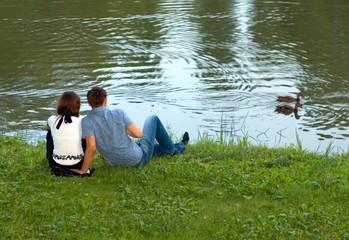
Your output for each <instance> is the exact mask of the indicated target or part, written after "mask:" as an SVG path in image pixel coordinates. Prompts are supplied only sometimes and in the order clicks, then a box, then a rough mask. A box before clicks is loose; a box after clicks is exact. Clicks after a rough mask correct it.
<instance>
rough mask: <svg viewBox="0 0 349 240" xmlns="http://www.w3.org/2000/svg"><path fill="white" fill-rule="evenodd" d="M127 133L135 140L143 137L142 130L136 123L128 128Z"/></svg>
mask: <svg viewBox="0 0 349 240" xmlns="http://www.w3.org/2000/svg"><path fill="white" fill-rule="evenodd" d="M126 132H127V134H128V135H130V136H131V137H134V138H141V137H143V133H142V130H141V129H139V127H137V125H136V124H135V123H132V124H131V125H130V126H128V128H127V129H126Z"/></svg>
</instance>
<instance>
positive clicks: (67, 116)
mask: <svg viewBox="0 0 349 240" xmlns="http://www.w3.org/2000/svg"><path fill="white" fill-rule="evenodd" d="M79 111H80V97H79V95H77V94H76V93H75V92H73V91H67V92H64V93H63V94H62V95H61V97H60V98H59V102H58V107H57V114H58V115H60V116H61V117H60V119H59V121H58V124H57V126H56V128H57V129H59V128H60V127H61V125H62V122H63V119H64V122H65V123H72V120H71V116H74V117H79ZM57 120H58V119H57Z"/></svg>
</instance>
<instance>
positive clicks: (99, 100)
mask: <svg viewBox="0 0 349 240" xmlns="http://www.w3.org/2000/svg"><path fill="white" fill-rule="evenodd" d="M106 97H107V92H106V91H105V90H104V89H103V88H101V87H93V88H92V89H91V90H90V91H88V92H87V101H88V102H89V104H90V105H91V107H92V108H96V107H101V106H102V105H103V102H104V99H106Z"/></svg>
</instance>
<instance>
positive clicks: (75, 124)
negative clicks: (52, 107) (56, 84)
mask: <svg viewBox="0 0 349 240" xmlns="http://www.w3.org/2000/svg"><path fill="white" fill-rule="evenodd" d="M79 111H80V97H79V95H77V94H76V93H75V92H73V91H67V92H64V93H63V94H62V95H61V97H60V98H59V102H58V107H57V115H53V116H51V117H50V118H49V119H48V120H47V125H45V129H46V130H48V133H47V136H46V152H47V153H46V157H47V160H48V162H49V165H50V167H51V173H52V174H53V175H56V176H57V175H59V176H62V175H67V176H69V175H70V173H72V175H74V172H73V171H71V170H70V169H80V168H81V166H82V163H83V160H84V151H85V149H86V142H85V140H82V139H81V119H82V117H81V116H80V115H79Z"/></svg>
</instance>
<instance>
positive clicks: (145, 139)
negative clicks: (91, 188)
mask: <svg viewBox="0 0 349 240" xmlns="http://www.w3.org/2000/svg"><path fill="white" fill-rule="evenodd" d="M87 101H88V104H89V105H90V106H91V107H92V110H91V111H90V112H89V113H88V114H87V115H86V116H85V117H81V116H80V115H79V111H80V97H79V96H78V95H77V94H76V93H75V92H72V91H68V92H64V93H63V94H62V96H61V97H60V99H59V103H58V107H57V115H54V116H51V117H50V118H49V119H48V121H47V125H46V126H45V129H46V130H48V133H47V136H46V150H47V155H46V156H47V159H48V162H49V165H50V167H51V173H52V174H53V175H56V176H90V175H91V174H92V172H93V171H92V170H89V168H90V165H91V163H92V161H93V157H94V154H95V152H96V149H97V150H98V151H99V153H100V154H101V155H102V156H103V158H104V159H105V161H106V162H107V163H108V164H110V165H111V166H116V165H121V166H125V167H129V166H132V167H139V166H143V165H146V164H147V163H148V162H149V161H150V159H151V158H152V157H153V156H166V155H174V154H183V153H184V151H185V148H186V145H187V143H188V141H189V135H188V133H187V132H185V133H184V135H183V139H182V141H181V142H178V143H176V144H174V143H173V142H172V140H171V139H170V137H169V135H168V133H167V131H166V129H165V128H164V126H163V124H162V123H161V121H160V120H159V118H158V117H157V116H155V115H153V116H149V117H148V118H147V119H146V120H145V123H144V126H143V130H140V129H139V128H138V127H137V125H136V124H135V123H133V122H132V120H131V119H130V118H129V117H128V115H127V114H126V113H125V112H124V111H123V110H121V109H114V110H109V109H108V108H106V106H107V93H106V91H105V90H104V89H103V88H101V87H93V88H92V89H91V90H90V91H88V93H87ZM129 136H131V137H133V138H140V140H139V142H138V143H136V142H134V141H133V140H132V139H131V138H130V137H129ZM155 140H156V141H157V143H155Z"/></svg>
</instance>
